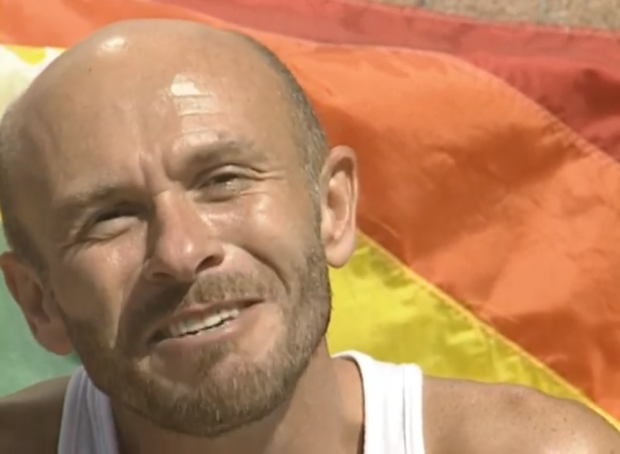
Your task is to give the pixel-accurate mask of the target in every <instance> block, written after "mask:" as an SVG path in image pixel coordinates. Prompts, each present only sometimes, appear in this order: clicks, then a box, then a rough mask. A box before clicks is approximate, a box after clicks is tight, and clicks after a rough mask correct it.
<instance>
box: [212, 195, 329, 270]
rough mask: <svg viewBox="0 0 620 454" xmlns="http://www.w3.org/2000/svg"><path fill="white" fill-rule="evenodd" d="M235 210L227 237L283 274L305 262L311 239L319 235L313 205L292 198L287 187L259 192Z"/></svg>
mask: <svg viewBox="0 0 620 454" xmlns="http://www.w3.org/2000/svg"><path fill="white" fill-rule="evenodd" d="M288 192H289V193H290V191H288ZM235 213H236V214H235V219H231V221H232V222H231V223H230V224H228V226H226V227H222V230H221V231H222V233H223V234H224V236H225V237H226V238H225V239H224V241H225V242H228V243H231V244H234V245H235V246H236V247H240V248H242V249H243V250H245V251H246V252H248V253H250V254H251V255H252V256H254V257H255V258H256V259H258V260H259V261H261V262H263V263H265V264H267V265H269V266H270V268H274V269H275V270H276V271H277V272H278V274H280V275H287V274H289V273H290V272H291V270H292V269H293V268H298V267H299V266H300V265H302V264H303V261H304V260H305V252H306V251H305V247H306V246H307V244H308V241H310V240H312V239H314V238H317V235H316V223H315V222H314V219H313V217H312V215H311V213H312V212H311V210H310V208H309V206H307V205H306V203H305V202H304V201H302V200H296V201H293V200H291V198H290V197H289V195H288V194H287V191H284V190H282V191H279V193H277V194H275V195H274V194H269V195H267V194H261V195H255V196H254V197H253V200H252V201H251V203H247V204H244V206H243V209H242V210H238V211H237V210H236V211H235Z"/></svg>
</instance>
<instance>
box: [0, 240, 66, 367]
mask: <svg viewBox="0 0 620 454" xmlns="http://www.w3.org/2000/svg"><path fill="white" fill-rule="evenodd" d="M0 268H2V273H3V274H4V280H5V282H6V285H7V287H8V289H9V291H10V292H11V295H12V296H13V299H15V301H17V304H18V305H19V307H20V308H21V310H22V312H23V314H24V317H26V321H27V322H28V326H29V327H30V330H31V331H32V334H33V335H34V337H35V339H36V340H37V341H38V342H39V344H41V346H43V348H45V349H46V350H48V351H50V352H52V353H55V354H57V355H68V354H69V353H71V352H72V350H73V348H72V347H71V342H70V340H69V336H68V335H67V332H66V330H65V325H64V322H63V319H62V316H61V314H60V312H59V308H58V306H57V305H56V301H55V300H54V298H53V296H52V292H50V291H49V290H46V288H45V287H44V286H43V283H42V281H41V279H40V277H39V275H38V273H36V272H35V270H34V269H33V268H32V267H31V266H30V265H27V264H25V263H24V262H23V261H22V260H20V259H19V258H18V257H17V256H16V255H15V254H14V253H12V252H6V253H4V254H2V255H0Z"/></svg>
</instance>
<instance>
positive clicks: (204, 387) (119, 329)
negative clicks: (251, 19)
mask: <svg viewBox="0 0 620 454" xmlns="http://www.w3.org/2000/svg"><path fill="white" fill-rule="evenodd" d="M115 58H118V59H119V60H120V57H117V56H115V55H114V54H112V55H111V56H108V57H107V58H106V59H104V62H106V64H108V65H110V64H112V65H114V72H113V77H104V76H101V77H97V71H98V70H99V71H101V73H102V74H103V72H104V69H103V68H101V69H99V68H97V67H96V65H95V67H93V65H92V64H91V65H90V66H88V68H86V67H84V68H81V67H77V68H74V71H73V73H72V74H73V75H72V76H71V80H66V81H65V82H64V84H65V85H64V86H66V87H67V88H66V90H68V91H67V93H71V95H70V96H73V97H69V98H67V94H65V93H63V88H62V87H59V88H57V89H56V91H54V92H50V93H46V94H45V97H46V102H45V103H42V104H41V105H40V106H38V108H37V109H36V111H35V113H33V118H32V120H31V122H30V128H31V134H32V137H34V140H35V141H36V142H37V143H38V144H39V146H40V148H41V150H42V152H41V153H40V156H39V157H38V158H37V159H38V160H39V161H38V169H39V170H38V172H39V173H38V175H36V176H34V175H32V176H31V178H32V181H33V183H32V184H31V185H29V186H30V190H29V193H28V196H29V197H30V200H31V201H30V202H29V204H28V205H29V207H27V208H24V210H23V212H22V213H21V214H20V215H21V218H22V220H23V222H24V223H25V225H26V226H27V228H28V230H29V232H30V234H31V236H33V238H36V240H37V247H38V248H39V249H40V250H41V251H42V253H43V256H44V257H45V261H46V265H47V266H46V276H45V277H44V278H43V279H42V280H41V282H42V283H43V284H42V297H41V298H42V301H43V303H42V304H43V306H44V307H47V309H45V310H47V311H48V312H51V313H52V314H54V313H57V316H58V319H59V320H61V321H62V326H63V329H64V330H66V333H67V335H68V338H69V339H70V343H71V347H72V348H73V349H75V351H77V353H78V354H79V356H80V358H81V359H82V361H83V364H84V366H85V368H86V370H87V371H88V373H89V375H90V377H91V379H92V380H93V382H94V383H95V385H96V386H98V387H99V388H100V389H102V390H103V391H104V392H105V393H107V394H108V395H109V396H110V397H111V398H112V399H113V400H114V401H116V402H117V403H120V404H121V405H124V406H127V407H129V408H131V409H133V410H134V411H136V412H138V413H140V414H142V415H143V416H145V417H147V418H148V419H150V420H152V421H153V422H155V423H156V424H159V425H161V426H163V427H167V428H169V429H172V430H176V431H180V432H185V433H190V434H194V435H217V434H220V433H223V432H226V431H228V430H231V429H234V428H236V427H239V426H241V425H244V424H247V423H249V422H251V421H254V420H257V419H259V418H262V417H263V416H266V415H267V414H268V413H270V412H271V411H273V409H274V408H275V407H276V406H277V405H280V404H281V403H282V402H283V401H284V400H285V399H286V397H287V396H288V395H289V394H290V392H291V390H292V388H293V387H294V385H295V383H296V381H297V380H298V378H299V377H300V376H301V374H302V373H303V371H304V370H305V367H306V366H307V364H308V362H309V361H310V359H311V357H312V355H313V353H314V352H315V350H316V348H317V347H318V346H319V344H320V343H321V342H322V339H323V336H324V334H325V332H326V329H327V326H328V321H329V314H330V288H329V282H328V273H327V262H326V250H325V248H324V247H323V246H324V245H323V238H322V237H324V236H325V234H326V226H325V225H323V224H322V221H321V218H322V213H323V212H324V210H325V209H326V208H325V207H323V206H322V205H321V196H320V194H318V193H317V194H316V197H313V196H312V193H311V190H310V184H309V183H308V181H307V179H306V178H304V174H303V171H302V166H301V162H300V158H299V155H300V153H299V144H298V143H297V141H296V140H295V135H294V134H293V129H292V127H293V125H292V122H291V120H290V118H289V116H290V115H289V113H288V112H289V111H288V109H287V108H285V106H286V102H287V101H286V99H285V98H284V95H282V94H280V93H282V90H281V89H280V90H279V89H278V87H277V84H278V80H277V78H276V77H275V76H269V74H266V73H268V71H267V70H266V69H261V68H260V63H259V60H258V59H255V60H254V61H252V60H251V59H249V60H248V61H245V62H244V63H242V64H240V63H239V62H232V63H231V62H227V61H225V60H224V61H222V60H218V61H210V59H209V55H208V54H204V55H202V56H201V59H200V60H198V59H194V60H192V58H190V57H188V58H185V59H184V60H183V59H181V58H180V59H179V61H178V62H176V63H175V64H176V65H177V66H176V67H175V66H174V65H173V66H172V67H173V69H174V70H171V69H170V66H166V67H164V66H163V65H162V66H161V67H159V68H154V69H152V71H151V70H149V71H150V72H147V71H146V70H144V69H142V68H141V67H140V64H139V63H132V62H131V61H128V62H125V61H123V62H121V63H119V62H118V61H115V60H114V59H115ZM231 65H241V66H243V65H245V66H246V67H245V68H239V67H233V66H231ZM88 70H90V71H92V72H91V73H89V72H88ZM261 72H262V75H260V77H259V76H256V75H255V76H254V77H247V76H245V75H247V74H252V73H254V74H256V73H261ZM259 81H260V82H259ZM258 84H259V85H260V89H259V85H258ZM73 93H75V94H76V95H77V96H78V97H75V96H74V95H73ZM59 119H62V120H59ZM353 199H354V197H352V198H351V201H350V202H351V203H353ZM332 221H333V219H332ZM332 225H333V222H331V223H330V224H329V226H327V228H328V230H329V227H330V226H332ZM327 235H328V236H329V235H330V232H329V231H327ZM5 273H6V269H5ZM9 274H10V273H9ZM7 280H8V279H7ZM13 280H14V279H13ZM20 285H21V284H20ZM22 286H23V285H22ZM13 287H15V286H14V285H13ZM14 294H15V292H14ZM16 298H17V299H18V300H19V299H20V297H16ZM22 307H24V305H23V304H22ZM49 308H52V309H49ZM25 312H26V315H27V316H28V310H25ZM53 317H54V315H52V318H53ZM30 321H31V325H33V324H34V325H35V329H34V331H35V334H36V333H37V329H39V330H40V331H41V332H45V329H46V328H45V327H44V326H43V327H39V328H37V326H36V323H37V322H36V321H34V322H33V321H32V317H30ZM38 337H39V339H41V336H40V335H39V336H38ZM43 343H44V344H45V343H46V341H45V340H44V341H43ZM52 349H53V348H52Z"/></svg>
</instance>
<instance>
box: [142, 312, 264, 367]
mask: <svg viewBox="0 0 620 454" xmlns="http://www.w3.org/2000/svg"><path fill="white" fill-rule="evenodd" d="M259 311H260V304H254V305H252V306H249V307H247V308H245V309H243V310H241V311H240V312H239V316H238V317H237V318H236V319H234V320H230V321H229V322H227V323H226V324H224V325H222V326H219V327H217V328H213V329H210V330H205V331H201V332H199V333H197V334H190V335H187V336H182V337H172V338H168V339H164V340H162V341H159V342H157V343H156V344H155V345H154V349H155V351H156V352H157V353H158V354H161V355H166V356H167V355H179V354H182V353H183V352H186V351H188V350H191V349H193V348H197V347H204V346H207V345H209V344H214V343H217V342H224V341H226V340H230V339H234V338H237V337H239V336H242V335H243V333H246V332H248V331H249V330H251V329H252V327H253V326H254V325H255V324H256V322H257V319H258V313H259Z"/></svg>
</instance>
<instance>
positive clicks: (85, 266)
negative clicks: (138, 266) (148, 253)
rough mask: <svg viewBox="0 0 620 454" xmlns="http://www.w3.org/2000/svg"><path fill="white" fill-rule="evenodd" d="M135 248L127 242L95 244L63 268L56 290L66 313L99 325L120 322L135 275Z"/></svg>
mask: <svg viewBox="0 0 620 454" xmlns="http://www.w3.org/2000/svg"><path fill="white" fill-rule="evenodd" d="M132 251H134V249H133V248H131V247H127V245H116V246H114V245H112V244H111V243H110V244H107V245H105V246H103V245H101V246H94V247H90V248H89V249H84V250H83V251H80V252H78V253H77V254H75V255H74V256H73V257H72V258H71V259H70V260H69V261H67V262H66V263H64V264H63V266H62V267H59V272H58V273H56V274H57V279H55V283H56V285H55V286H54V292H55V295H56V299H57V300H58V303H59V305H60V306H61V308H62V309H63V311H64V312H65V314H66V315H67V316H69V317H71V318H72V319H74V320H79V321H85V322H86V321H93V320H95V321H97V323H98V324H99V325H101V324H102V323H103V322H105V323H106V324H110V323H114V322H115V321H117V320H118V319H119V317H120V313H121V311H122V306H123V302H124V301H125V296H126V295H127V294H129V292H130V290H131V282H132V276H135V267H134V266H132V262H134V260H133V259H132V256H133V255H134V254H133V253H132ZM132 268H133V269H132Z"/></svg>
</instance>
